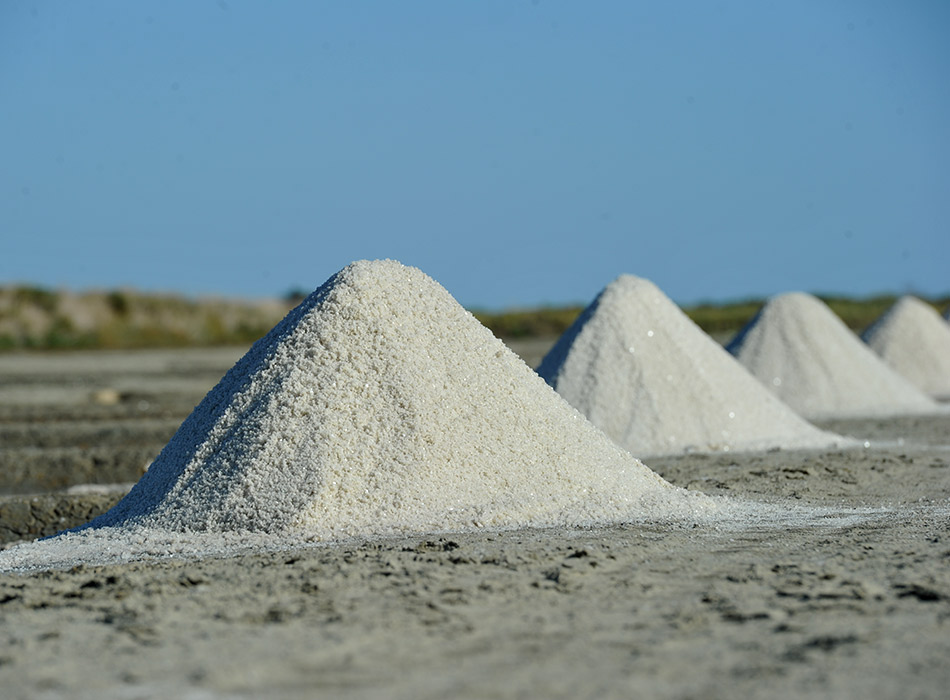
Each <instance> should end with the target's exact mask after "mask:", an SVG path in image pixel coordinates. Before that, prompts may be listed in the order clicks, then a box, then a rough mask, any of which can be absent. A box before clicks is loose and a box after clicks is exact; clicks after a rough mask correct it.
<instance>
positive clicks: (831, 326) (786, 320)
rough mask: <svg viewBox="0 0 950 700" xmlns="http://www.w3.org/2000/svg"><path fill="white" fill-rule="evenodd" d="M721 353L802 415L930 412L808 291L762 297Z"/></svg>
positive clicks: (926, 402)
mask: <svg viewBox="0 0 950 700" xmlns="http://www.w3.org/2000/svg"><path fill="white" fill-rule="evenodd" d="M727 350H729V352H731V353H732V354H733V355H735V356H736V357H737V358H738V360H739V361H740V362H741V363H742V364H743V365H745V366H746V367H747V368H748V369H749V371H751V372H752V374H753V375H755V376H756V377H757V378H758V379H759V380H760V381H761V382H762V383H763V384H764V385H765V386H767V387H768V388H770V389H771V390H772V391H773V392H775V394H776V395H777V396H778V397H779V398H781V399H782V400H783V401H784V402H785V403H787V404H788V405H789V406H791V407H792V408H794V409H795V410H796V411H798V412H799V413H800V414H801V415H803V416H805V417H806V418H811V419H819V418H832V417H834V418H844V417H861V416H875V415H896V414H901V413H932V412H935V411H936V410H938V407H937V404H936V403H935V402H933V401H932V400H931V399H930V398H929V397H927V396H926V395H925V394H923V393H922V392H921V391H920V390H918V389H917V388H916V387H915V386H913V385H912V384H911V383H910V382H908V381H907V380H906V379H904V378H903V377H901V376H900V375H899V374H897V373H896V372H894V371H893V370H892V369H891V368H890V367H888V366H887V365H885V364H884V362H883V361H881V359H880V358H879V357H878V356H877V355H875V354H874V353H873V352H872V351H871V350H870V348H868V347H867V346H866V345H865V344H864V343H863V342H861V339H860V338H858V336H856V335H855V334H854V333H852V332H851V330H850V329H849V328H848V327H847V326H846V325H844V323H843V322H842V321H841V319H839V318H838V317H837V316H836V315H835V314H834V312H833V311H832V310H831V309H829V308H828V307H827V306H826V305H825V304H824V303H822V302H821V301H820V300H819V299H816V298H815V297H813V296H811V295H810V294H803V293H800V292H793V293H789V294H782V295H779V296H777V297H774V298H773V299H771V300H769V301H768V303H766V304H765V306H764V307H762V309H761V310H760V311H759V313H758V314H757V315H756V317H755V318H753V319H752V320H751V321H750V322H749V323H748V324H747V325H746V326H745V328H743V329H742V330H741V331H740V332H739V334H738V335H737V336H736V337H735V338H734V339H733V341H732V342H731V343H730V344H729V345H728V347H727Z"/></svg>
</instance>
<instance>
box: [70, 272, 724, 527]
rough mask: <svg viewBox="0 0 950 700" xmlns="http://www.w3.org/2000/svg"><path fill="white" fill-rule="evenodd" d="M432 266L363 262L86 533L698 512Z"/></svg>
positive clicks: (239, 370) (189, 422)
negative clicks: (432, 273)
mask: <svg viewBox="0 0 950 700" xmlns="http://www.w3.org/2000/svg"><path fill="white" fill-rule="evenodd" d="M714 507H715V506H714V505H713V502H712V501H711V500H710V499H708V498H706V497H705V496H702V495H701V494H690V493H687V492H686V491H683V490H681V489H678V488H675V487H673V486H671V485H670V484H668V483H667V482H666V481H664V480H663V479H661V478H660V477H659V476H658V475H657V474H655V473H654V472H652V471H651V470H650V469H648V468H647V467H645V466H644V465H643V464H641V463H640V462H639V461H637V460H636V459H634V458H633V457H632V456H631V455H629V454H628V453H626V452H624V451H623V450H621V449H620V448H618V447H617V446H615V445H613V444H612V443H611V442H610V440H609V439H608V438H607V437H606V436H605V435H603V434H602V433H601V432H600V431H598V430H597V429H596V428H594V426H592V425H591V424H590V423H588V422H587V421H586V420H584V419H583V417H582V416H580V415H579V414H578V413H577V412H576V411H574V410H573V409H571V408H570V406H568V405H567V404H566V403H565V402H564V401H563V400H562V399H561V398H560V397H559V396H557V395H556V394H555V392H553V391H552V390H551V389H550V388H549V387H548V386H546V385H545V384H544V382H543V381H541V380H540V378H538V377H537V375H535V374H534V372H532V371H531V369H530V368H528V366H527V365H525V364H524V363H523V362H522V361H521V360H520V359H519V358H518V357H517V356H516V355H514V353H512V352H511V351H510V350H508V348H507V347H506V346H505V345H504V344H503V343H502V342H501V341H500V340H498V339H497V338H495V337H494V336H493V335H492V334H491V332H490V331H489V330H488V329H486V328H485V327H484V326H482V325H481V324H480V323H479V322H478V321H477V320H476V319H475V318H474V317H473V316H472V315H471V314H470V313H469V312H467V311H465V310H464V309H463V308H462V307H461V306H460V305H459V304H458V303H457V302H456V301H455V300H454V299H453V298H452V297H451V295H449V293H448V292H446V291H445V289H443V288H442V287H441V286H440V285H439V284H438V283H436V282H435V281H434V280H432V279H431V278H429V277H428V276H426V275H425V274H423V273H422V272H421V271H419V270H417V269H415V268H411V267H406V266H403V265H401V264H400V263H398V262H394V261H389V260H385V261H360V262H356V263H353V264H351V265H350V266H348V267H346V268H344V269H343V270H342V271H341V272H339V273H337V274H336V275H335V276H334V277H332V278H331V279H330V280H329V281H327V282H326V283H325V284H324V285H323V286H322V287H321V288H319V289H318V290H317V291H315V292H314V293H313V294H311V295H310V296H309V297H308V298H307V299H305V300H304V301H303V302H302V303H301V304H300V305H299V306H298V307H296V308H295V309H293V310H292V311H291V312H290V313H289V314H288V315H287V317H286V318H285V319H284V320H283V321H282V322H281V323H279V324H278V325H277V326H276V327H275V328H274V329H273V330H272V331H271V332H270V333H268V334H267V335H266V336H265V337H264V338H262V339H261V340H260V341H258V342H257V343H256V344H255V345H254V346H253V347H252V348H251V349H250V350H249V351H248V353H247V354H246V355H245V356H244V357H243V358H242V359H241V360H239V361H238V362H237V364H236V365H235V366H234V367H233V368H232V369H231V370H230V371H229V372H228V373H227V374H226V375H225V376H224V378H223V379H222V380H221V382H220V383H219V384H218V385H217V386H216V387H215V388H214V389H212V390H211V391H210V392H209V393H208V395H207V396H206V397H205V399H204V400H203V401H202V402H201V403H200V404H199V405H198V406H197V407H196V408H195V410H194V412H193V413H192V414H191V415H190V416H189V417H188V418H187V419H186V420H185V422H184V423H183V424H182V426H181V428H180V429H179V430H178V432H177V433H176V434H175V436H174V437H173V438H172V440H171V441H170V442H169V443H168V445H167V446H166V447H165V449H164V450H163V451H162V453H161V454H160V455H159V457H158V458H157V459H156V460H155V462H154V463H153V464H152V465H151V467H150V468H149V470H148V472H147V473H146V474H145V476H144V477H143V478H142V479H141V480H140V481H139V482H138V484H136V486H135V487H134V488H133V489H132V491H131V492H130V493H129V494H128V495H127V496H126V498H125V499H123V500H122V501H121V502H120V503H119V504H118V505H116V506H115V507H114V508H113V509H112V510H111V511H109V512H108V513H106V514H104V515H103V516H101V517H100V518H98V519H96V520H95V521H93V522H92V523H91V524H90V525H89V526H87V527H93V528H99V527H104V526H121V527H136V526H140V527H144V528H147V529H157V530H161V531H172V532H211V533H215V532H222V533H223V532H249V533H267V534H275V533H276V534H283V533H293V534H295V535H297V536H300V537H303V538H306V539H312V540H331V539H339V538H345V537H352V536H370V535H385V534H391V533H399V532H420V531H446V530H465V529H469V528H473V527H480V526H494V527H511V526H523V525H560V524H570V525H576V524H587V523H598V522H616V521H625V520H633V519H637V518H642V517H647V518H654V517H655V518H660V519H663V518H666V517H687V516H688V515H689V514H691V513H693V512H697V513H698V512H700V511H703V510H704V509H707V508H714Z"/></svg>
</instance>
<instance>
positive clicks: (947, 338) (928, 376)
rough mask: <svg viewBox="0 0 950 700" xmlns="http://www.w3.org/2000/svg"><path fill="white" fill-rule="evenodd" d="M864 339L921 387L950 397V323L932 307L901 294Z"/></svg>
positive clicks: (940, 395) (937, 395) (891, 364)
mask: <svg viewBox="0 0 950 700" xmlns="http://www.w3.org/2000/svg"><path fill="white" fill-rule="evenodd" d="M862 338H863V339H864V342H866V343H867V344H868V346H869V347H870V348H871V349H872V350H873V351H874V352H876V353H877V354H878V355H879V356H880V357H881V359H883V360H884V362H886V363H887V364H888V365H889V366H890V367H892V368H893V369H894V370H895V371H897V373H898V374H900V375H901V376H902V377H904V378H906V379H908V380H909V381H910V382H911V383H912V384H913V385H914V386H916V387H917V388H918V389H920V390H921V391H923V392H924V393H926V394H929V395H931V396H935V397H938V398H943V397H948V398H950V325H948V324H947V322H946V321H945V320H944V319H942V318H941V317H940V314H939V313H937V311H936V309H934V308H933V307H932V306H930V305H929V304H926V303H924V302H923V301H921V300H920V299H917V298H915V297H912V296H904V297H901V298H900V299H898V300H897V302H895V303H894V305H893V306H892V307H891V308H890V309H888V310H887V311H886V312H885V313H884V314H883V315H882V316H881V317H880V318H879V319H878V320H877V321H875V322H874V324H873V325H872V326H871V327H870V328H868V329H867V330H866V331H865V332H864V335H863V336H862Z"/></svg>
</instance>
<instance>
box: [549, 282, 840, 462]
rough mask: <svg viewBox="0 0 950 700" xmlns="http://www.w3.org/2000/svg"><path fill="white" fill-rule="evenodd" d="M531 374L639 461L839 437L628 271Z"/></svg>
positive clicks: (820, 443)
mask: <svg viewBox="0 0 950 700" xmlns="http://www.w3.org/2000/svg"><path fill="white" fill-rule="evenodd" d="M538 373H539V374H540V375H541V376H542V377H543V378H544V379H545V381H547V382H548V383H549V384H550V385H551V386H552V387H554V388H555V389H556V390H557V392H558V393H559V394H561V396H563V397H564V398H565V399H567V400H568V402H569V403H570V404H572V405H573V406H575V407H576V408H577V409H578V410H580V411H581V413H583V414H584V415H586V416H587V417H588V418H589V419H590V420H591V422H593V423H594V425H596V426H598V427H599V428H600V429H601V430H603V431H604V432H605V433H607V435H609V436H610V437H611V438H612V439H613V440H614V441H615V442H617V443H618V444H619V445H621V446H623V447H625V448H627V449H628V450H630V451H631V452H632V453H633V454H636V455H637V456H641V457H642V456H647V455H662V454H671V453H677V452H683V451H691V450H694V451H713V450H730V449H731V450H758V449H769V448H772V447H786V448H812V447H827V446H831V445H835V444H839V443H841V444H843V443H844V439H843V438H840V437H839V436H837V435H833V434H831V433H825V432H822V431H820V430H818V429H817V428H815V427H814V426H812V425H810V424H809V423H807V422H806V421H805V420H803V419H802V418H801V417H799V416H798V415H796V414H795V413H794V412H793V411H792V410H791V409H790V408H788V407H787V406H785V405H784V404H783V403H782V402H781V401H779V400H778V399H776V398H775V396H773V395H772V394H770V393H769V392H768V391H767V390H766V389H765V388H763V387H762V385H761V384H760V383H759V382H758V381H756V379H755V378H754V377H752V376H751V375H750V374H749V373H748V372H747V371H746V370H745V369H744V368H743V367H742V366H741V365H740V364H739V363H738V362H736V361H735V359H734V358H733V357H732V356H731V355H729V354H728V353H727V352H726V351H725V350H724V349H723V348H722V347H721V346H720V345H719V344H718V343H716V342H715V341H714V340H713V339H712V338H710V337H709V336H707V335H706V334H705V333H704V332H703V331H702V330H701V329H700V328H699V327H698V326H697V325H696V324H695V323H693V322H692V321H691V320H690V319H689V317H687V316H686V314H684V313H683V312H682V311H681V310H680V309H679V307H677V306H676V304H674V303H673V302H672V301H671V300H670V299H669V298H668V297H667V296H666V295H664V294H663V292H661V291H660V290H659V289H658V288H657V287H656V286H655V285H654V284H653V283H652V282H649V281H648V280H645V279H641V278H638V277H634V276H632V275H622V276H621V277H618V278H617V279H616V280H614V281H613V282H611V283H610V284H609V285H607V287H606V288H605V289H604V290H603V291H602V292H601V293H600V295H599V296H598V297H597V298H596V299H595V300H594V301H593V302H592V303H591V304H590V306H588V307H587V308H586V309H585V310H584V312H583V313H582V314H581V316H580V317H579V318H578V319H577V321H575V323H574V325H573V326H571V327H570V328H569V329H568V330H567V331H566V332H565V333H564V335H563V336H562V337H561V338H560V339H559V340H558V342H557V343H556V344H555V345H554V347H553V348H552V349H551V351H550V352H549V353H548V354H547V356H546V357H545V358H544V359H543V360H542V362H541V364H540V366H539V367H538Z"/></svg>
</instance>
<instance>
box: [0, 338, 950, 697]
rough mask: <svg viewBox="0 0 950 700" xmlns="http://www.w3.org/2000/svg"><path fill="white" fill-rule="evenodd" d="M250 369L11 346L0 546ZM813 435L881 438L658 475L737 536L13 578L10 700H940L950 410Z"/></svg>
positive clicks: (101, 495)
mask: <svg viewBox="0 0 950 700" xmlns="http://www.w3.org/2000/svg"><path fill="white" fill-rule="evenodd" d="M237 354H240V353H239V352H238V353H237ZM237 354H235V353H234V352H226V351H210V352H208V353H206V354H203V353H201V352H194V351H190V352H189V353H184V354H175V353H168V352H164V353H129V354H122V355H121V356H120V355H116V356H113V357H109V358H105V361H102V362H100V361H98V360H97V359H96V357H94V356H89V357H86V356H72V359H70V358H71V356H53V357H39V358H38V357H35V356H19V357H13V356H0V466H2V469H0V493H2V494H6V495H5V496H3V497H2V498H0V527H3V526H4V525H11V526H12V527H13V529H10V528H8V529H7V536H6V538H5V539H7V540H11V539H15V538H17V537H18V536H23V533H21V534H20V535H17V533H16V532H14V529H15V528H20V529H21V530H24V531H25V532H26V536H35V535H36V534H38V532H37V528H43V527H45V528H53V529H58V528H57V524H59V525H62V526H67V525H71V524H74V522H81V521H82V520H83V519H84V518H85V517H88V515H89V514H90V513H92V512H96V511H97V510H101V509H102V508H104V507H108V503H109V502H111V501H110V499H113V500H114V499H115V498H117V497H118V496H119V494H121V492H122V489H123V488H124V487H122V486H119V487H118V490H116V491H110V490H109V489H108V488H105V487H103V488H101V489H100V490H98V491H95V492H93V493H89V492H88V491H89V487H88V486H79V487H78V488H77V484H89V483H96V482H99V483H100V484H106V483H109V482H111V481H116V480H119V481H132V480H134V479H135V478H137V477H136V476H135V475H136V474H137V473H140V472H141V469H142V468H143V465H142V464H140V463H139V462H140V461H143V460H145V461H147V459H148V458H149V455H150V454H154V453H155V452H157V450H158V449H160V448H161V446H162V444H164V441H166V440H167V437H168V436H169V435H170V434H171V432H173V431H174V429H175V425H177V422H178V421H180V420H181V419H182V418H184V415H185V414H187V412H188V410H190V406H193V405H194V403H195V402H196V401H197V400H199V399H200V398H201V396H202V395H203V393H204V391H206V390H207V389H208V388H210V386H211V384H213V383H214V381H216V380H217V378H219V377H220V375H221V373H222V372H223V371H224V370H226V369H227V368H228V367H229V366H230V364H231V363H232V362H233V361H234V359H236V356H237ZM100 358H101V356H100ZM71 363H72V364H71ZM104 390H110V391H111V393H110V391H105V392H104ZM822 427H830V428H832V429H835V430H838V431H840V432H844V433H847V434H849V435H853V436H855V437H858V438H859V439H861V440H862V441H864V440H867V441H868V443H869V445H868V447H862V448H858V449H853V450H843V451H834V452H825V453H816V452H769V453H752V454H716V455H687V456H682V457H664V458H662V459H653V460H647V462H648V464H650V466H652V467H653V468H654V469H656V470H657V471H658V472H660V473H661V474H663V475H664V476H665V477H666V478H668V479H669V480H671V481H673V482H674V483H676V484H679V485H682V486H685V487H688V488H692V489H699V490H702V491H705V492H707V493H711V494H717V495H727V496H730V497H732V498H736V499H743V500H747V499H751V500H755V501H759V502H765V503H768V504H770V506H769V507H768V508H766V509H764V510H763V513H771V515H765V516H763V517H760V518H757V519H755V520H752V521H747V522H724V523H720V524H717V525H708V526H707V525H704V526H701V527H693V528H676V529H674V528H670V527H668V526H666V527H664V526H659V525H636V526H633V525H627V526H616V527H610V528H601V529H591V530H570V531H563V530H523V531H516V532H480V533H474V534H472V533H470V534H452V535H419V536H415V537H408V538H401V539H393V540H385V541H374V542H364V543H355V544H354V543H348V544H345V545H332V546H314V547H309V548H302V549H301V548H297V549H293V550H288V551H281V552H270V553H250V554H246V555H242V556H237V557H232V558H226V559H205V560H201V561H187V560H180V559H179V560H163V561H152V562H135V563H131V564H124V565H114V566H104V567H92V566H80V567H76V568H74V569H72V570H68V571H47V572H33V573H29V574H12V573H2V574H0V688H2V693H0V695H2V696H3V697H4V698H67V697H68V698H74V697H78V698H92V697H96V698H99V697H114V698H140V697H173V696H174V697H185V698H232V697H234V698H245V697H263V696H267V697H275V698H303V697H328V698H330V697H333V698H337V697H360V698H364V697H367V698H376V697H379V698H390V697H396V698H444V697H459V698H493V697H497V698H522V697H523V698H535V697H555V698H576V697H580V698H586V697H598V698H599V697H618V698H621V697H624V698H625V697H650V698H693V697H714V698H715V697H805V696H808V697H819V698H820V697H835V698H840V697H862V698H892V697H909V698H931V697H933V698H937V697H941V698H942V697H946V693H947V690H946V689H947V688H948V687H950V666H948V664H947V659H948V658H950V416H948V415H943V416H938V417H929V418H928V417H913V418H911V417H906V418H897V419H888V420H881V419H876V420H869V421H848V422H836V423H826V424H823V426H822ZM27 462H28V463H29V464H28V468H26V467H22V465H24V464H26V463H27ZM18 465H19V466H18ZM83 465H85V466H83ZM51 473H52V474H56V475H58V476H56V479H55V480H54V481H55V483H54V484H52V485H50V484H49V480H50V479H49V474H51ZM44 474H45V475H46V476H44ZM70 487H72V488H73V491H72V492H66V491H64V490H63V489H68V488H70ZM37 492H42V493H37ZM97 499H98V500H97ZM44 504H45V505H44ZM24 507H25V508H26V510H24ZM4 508H6V510H3V509H4ZM57 509H58V510H57ZM83 509H85V510H83Z"/></svg>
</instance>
